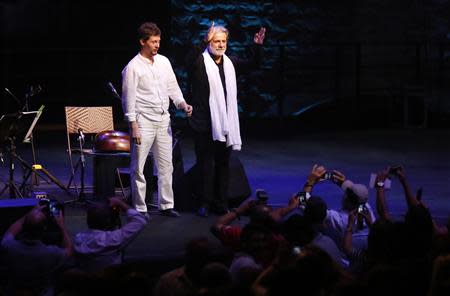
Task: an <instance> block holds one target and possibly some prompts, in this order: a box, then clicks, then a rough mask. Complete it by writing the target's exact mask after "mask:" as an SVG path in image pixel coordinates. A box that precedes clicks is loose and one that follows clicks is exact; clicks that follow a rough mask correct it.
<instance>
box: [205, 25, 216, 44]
mask: <svg viewBox="0 0 450 296" xmlns="http://www.w3.org/2000/svg"><path fill="white" fill-rule="evenodd" d="M215 32H216V29H215V27H214V21H213V22H212V23H211V26H210V27H209V29H208V32H207V33H206V36H205V42H206V43H209V41H211V40H212V39H213V37H214V33H215Z"/></svg>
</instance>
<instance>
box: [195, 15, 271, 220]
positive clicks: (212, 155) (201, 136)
mask: <svg viewBox="0 0 450 296" xmlns="http://www.w3.org/2000/svg"><path fill="white" fill-rule="evenodd" d="M264 36H265V29H264V28H261V29H260V30H259V32H258V33H256V34H255V37H254V43H255V46H256V47H259V48H257V49H256V50H255V54H254V55H253V59H240V58H237V57H232V56H227V55H226V54H225V52H226V50H227V43H228V37H229V33H228V30H227V29H226V28H225V27H223V26H215V25H214V23H213V24H212V26H211V27H210V28H209V30H208V32H207V34H206V36H205V38H204V40H203V41H204V44H203V46H202V47H201V48H199V50H198V51H196V52H195V54H193V55H191V56H190V57H189V58H188V59H189V60H188V62H189V63H190V65H189V82H190V92H191V94H190V96H189V100H190V103H191V104H192V106H193V108H194V110H196V111H195V112H194V113H193V114H192V117H191V118H190V120H189V124H190V126H191V127H192V129H193V131H194V141H195V155H196V165H197V168H198V170H199V172H198V173H199V174H198V175H199V177H200V180H199V181H200V192H199V195H200V196H199V199H200V208H199V209H198V212H197V214H198V215H199V216H202V217H206V216H208V212H209V210H211V211H213V212H215V213H217V214H219V215H222V214H224V213H226V212H227V210H228V205H227V189H228V179H229V171H228V166H229V159H230V153H231V150H241V145H242V141H241V135H240V129H239V114H238V105H237V85H236V72H237V71H240V70H241V69H243V68H251V67H252V66H255V65H256V64H257V63H258V61H259V56H260V54H258V52H260V51H261V48H260V47H261V45H262V44H263V42H264ZM205 47H206V48H205ZM191 57H193V58H191Z"/></svg>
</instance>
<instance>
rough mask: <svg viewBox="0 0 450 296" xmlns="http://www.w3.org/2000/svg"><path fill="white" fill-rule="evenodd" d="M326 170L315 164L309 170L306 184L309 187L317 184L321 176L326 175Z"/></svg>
mask: <svg viewBox="0 0 450 296" xmlns="http://www.w3.org/2000/svg"><path fill="white" fill-rule="evenodd" d="M326 171H327V170H326V169H325V167H324V166H321V165H318V164H315V165H314V166H313V168H312V170H311V174H309V176H308V181H307V182H308V183H309V184H311V185H314V184H315V183H317V182H318V181H319V180H320V179H321V178H322V177H323V175H324V174H325V173H326Z"/></svg>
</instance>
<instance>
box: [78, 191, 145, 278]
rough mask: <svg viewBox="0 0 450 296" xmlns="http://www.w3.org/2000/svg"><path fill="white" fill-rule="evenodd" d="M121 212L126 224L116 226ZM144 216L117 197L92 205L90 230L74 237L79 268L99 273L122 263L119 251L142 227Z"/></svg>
mask: <svg viewBox="0 0 450 296" xmlns="http://www.w3.org/2000/svg"><path fill="white" fill-rule="evenodd" d="M120 212H125V213H126V215H127V223H126V224H125V225H123V226H122V227H119V225H118V221H120V216H119V215H120ZM146 223H147V220H146V218H145V216H144V215H143V214H141V213H139V212H138V211H136V210H135V209H132V208H130V207H129V206H128V204H126V203H125V202H124V201H122V200H121V199H119V198H115V197H112V198H110V199H109V203H108V204H105V203H102V204H100V203H98V204H93V205H91V206H90V207H89V208H88V211H87V224H88V227H89V230H87V231H84V232H80V233H78V234H77V235H76V236H75V240H74V248H75V255H76V261H77V265H78V267H79V268H81V269H83V270H85V271H100V270H103V269H104V268H106V267H108V266H110V265H115V264H120V263H122V251H123V250H124V248H125V247H126V246H127V245H128V244H129V243H130V242H131V241H132V240H133V239H134V238H135V237H136V236H137V235H138V233H139V232H140V231H141V230H142V229H143V228H144V226H145V225H146Z"/></svg>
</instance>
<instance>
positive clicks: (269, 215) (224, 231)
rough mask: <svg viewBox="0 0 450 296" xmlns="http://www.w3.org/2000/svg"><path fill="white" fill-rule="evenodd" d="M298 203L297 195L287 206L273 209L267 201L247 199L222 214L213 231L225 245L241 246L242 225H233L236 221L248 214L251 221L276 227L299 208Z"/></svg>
mask: <svg viewBox="0 0 450 296" xmlns="http://www.w3.org/2000/svg"><path fill="white" fill-rule="evenodd" d="M298 205H299V200H298V198H297V197H295V196H293V197H291V198H290V199H289V202H288V204H287V205H286V206H284V207H281V208H278V209H272V207H270V206H268V205H267V201H265V202H264V201H258V200H256V199H247V200H245V201H244V202H242V203H241V204H240V205H239V207H238V208H236V209H233V210H231V211H230V212H229V213H226V214H225V215H222V216H220V217H219V218H218V219H217V221H216V223H215V224H214V225H213V226H211V232H212V233H213V234H214V236H216V237H217V238H218V239H219V240H220V241H221V242H222V244H223V245H225V246H228V247H232V248H234V249H237V248H239V246H240V235H241V232H242V226H241V225H232V223H233V222H234V221H236V220H240V219H241V217H243V216H248V217H249V223H254V224H261V225H264V226H265V227H267V228H270V229H275V225H276V223H277V222H280V221H281V219H282V218H283V217H284V216H286V215H287V214H289V213H290V212H292V211H294V210H295V209H297V208H298Z"/></svg>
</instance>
